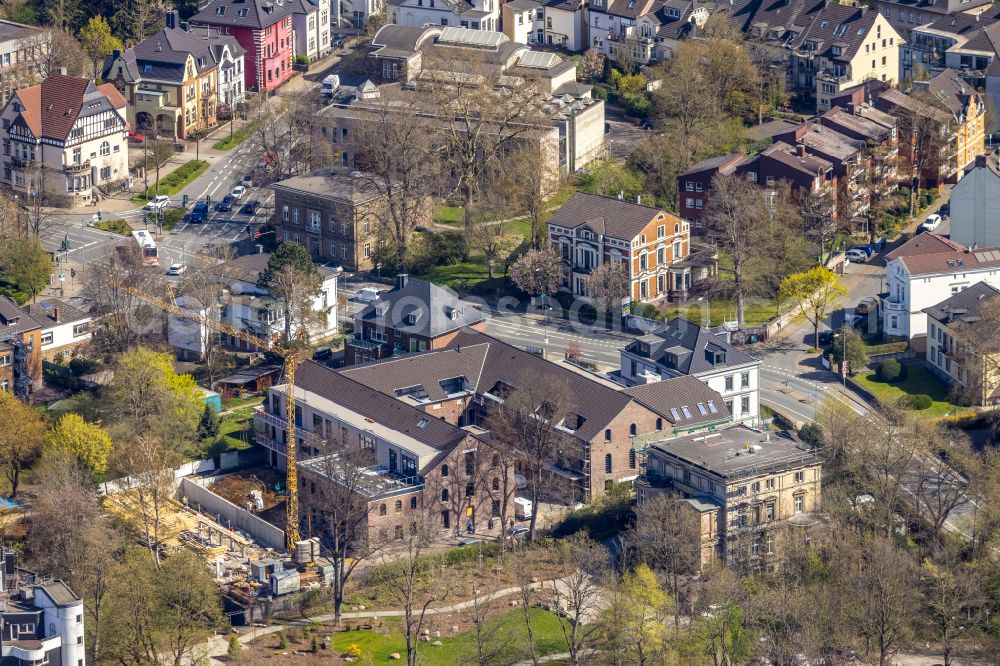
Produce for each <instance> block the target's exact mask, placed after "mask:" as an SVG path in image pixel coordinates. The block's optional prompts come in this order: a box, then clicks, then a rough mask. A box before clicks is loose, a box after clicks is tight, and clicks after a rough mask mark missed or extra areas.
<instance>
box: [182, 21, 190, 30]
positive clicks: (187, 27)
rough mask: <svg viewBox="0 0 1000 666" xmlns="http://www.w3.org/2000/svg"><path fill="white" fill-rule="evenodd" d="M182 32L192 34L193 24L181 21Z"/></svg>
mask: <svg viewBox="0 0 1000 666" xmlns="http://www.w3.org/2000/svg"><path fill="white" fill-rule="evenodd" d="M181 30H183V31H184V32H191V24H190V23H188V22H187V21H181Z"/></svg>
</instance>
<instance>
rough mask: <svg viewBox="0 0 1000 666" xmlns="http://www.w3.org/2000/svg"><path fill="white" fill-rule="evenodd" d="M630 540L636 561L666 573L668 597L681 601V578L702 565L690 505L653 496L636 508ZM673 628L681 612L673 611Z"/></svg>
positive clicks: (664, 497) (676, 499) (697, 536)
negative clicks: (668, 588)
mask: <svg viewBox="0 0 1000 666" xmlns="http://www.w3.org/2000/svg"><path fill="white" fill-rule="evenodd" d="M629 541H630V543H631V544H633V545H634V546H635V548H636V551H637V553H636V554H637V556H638V558H639V561H641V562H645V563H646V564H648V565H649V566H650V567H651V568H652V569H653V570H654V571H659V572H662V573H664V574H665V575H666V576H667V579H668V580H669V581H670V596H671V597H673V598H674V600H676V601H677V602H678V603H680V601H681V596H682V594H681V579H682V577H683V576H687V575H691V574H693V573H696V572H697V571H698V569H699V568H700V566H701V553H700V552H699V549H698V544H699V543H700V542H701V534H700V530H699V526H698V522H697V519H696V518H695V514H694V512H693V511H692V510H691V507H690V506H688V505H687V503H686V502H684V500H682V499H680V498H678V497H670V496H668V495H665V494H657V495H653V496H652V497H650V498H648V499H646V500H645V501H644V502H642V503H641V504H639V505H638V506H637V507H636V511H635V527H634V528H633V529H632V530H631V531H630V533H629ZM674 627H675V628H678V629H679V628H680V613H675V614H674Z"/></svg>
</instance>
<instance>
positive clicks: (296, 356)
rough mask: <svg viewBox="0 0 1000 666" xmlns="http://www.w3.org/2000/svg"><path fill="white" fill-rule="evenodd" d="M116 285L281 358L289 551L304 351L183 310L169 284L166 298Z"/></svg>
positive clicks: (295, 513) (294, 521) (295, 515)
mask: <svg viewBox="0 0 1000 666" xmlns="http://www.w3.org/2000/svg"><path fill="white" fill-rule="evenodd" d="M117 286H118V287H119V288H120V289H121V290H122V291H124V292H125V293H127V294H129V295H131V296H135V297H136V298H140V299H142V300H143V301H145V302H146V303H148V304H150V305H152V306H153V307H156V308H159V309H160V310H163V311H164V312H167V313H169V314H172V315H175V316H177V317H183V318H185V319H190V320H192V321H195V322H197V323H199V324H201V325H202V326H205V327H206V328H209V329H211V330H213V331H215V332H216V333H225V334H226V335H229V336H231V337H233V338H236V339H237V340H241V341H243V342H245V343H247V344H249V345H253V346H254V347H257V348H258V349H267V350H268V351H270V352H273V353H275V354H277V355H278V356H280V357H281V358H282V359H283V360H284V373H285V381H286V382H287V383H288V402H287V405H286V408H285V460H286V463H287V465H286V466H287V469H286V471H285V487H286V488H287V489H288V499H287V500H286V501H285V522H286V525H285V545H286V546H287V547H288V551H289V552H292V551H293V550H294V548H295V543H296V542H297V541H298V540H299V478H298V476H299V475H298V469H297V465H296V459H297V456H296V433H295V369H296V368H297V367H298V364H299V362H300V361H301V360H302V354H303V350H302V349H301V348H299V347H297V346H296V345H294V344H289V345H287V346H286V347H284V348H279V347H277V346H276V344H275V341H273V340H268V339H266V338H262V337H260V336H257V335H253V334H251V333H247V332H246V331H242V330H240V329H237V328H233V327H232V326H229V325H227V324H223V323H222V322H218V321H213V320H212V319H210V318H208V317H207V316H205V315H199V314H197V313H195V312H192V311H190V310H186V309H184V308H182V307H180V306H179V305H177V302H176V299H175V298H174V290H173V288H172V287H171V286H169V285H168V287H167V293H168V294H169V295H170V300H169V301H165V300H163V299H162V298H159V297H158V296H154V295H153V294H148V293H146V292H144V291H142V290H140V289H136V288H135V287H131V286H129V285H127V284H124V283H120V282H119V283H118V285H117Z"/></svg>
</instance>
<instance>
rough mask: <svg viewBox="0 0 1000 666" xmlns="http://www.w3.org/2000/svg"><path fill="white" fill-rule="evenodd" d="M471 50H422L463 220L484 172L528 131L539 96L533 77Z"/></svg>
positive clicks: (427, 79)
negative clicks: (511, 71)
mask: <svg viewBox="0 0 1000 666" xmlns="http://www.w3.org/2000/svg"><path fill="white" fill-rule="evenodd" d="M469 54H470V51H469V50H468V49H465V50H461V51H460V50H457V49H447V48H445V49H436V50H434V51H433V52H432V53H428V54H426V55H425V56H424V58H425V59H426V63H425V65H424V72H425V74H426V75H427V76H426V77H425V81H426V83H425V85H426V87H427V89H428V92H429V93H430V94H431V97H432V98H433V100H434V103H435V105H436V106H437V107H438V109H439V110H440V111H439V114H440V115H439V118H438V120H439V122H440V124H439V127H438V131H439V132H440V136H441V142H442V143H443V145H444V151H443V152H444V155H446V156H447V159H448V162H449V164H450V165H451V166H452V168H453V169H454V173H455V183H454V188H455V192H457V193H458V194H459V196H460V197H461V200H462V203H463V205H464V207H465V218H466V221H469V220H471V219H472V209H473V205H474V199H475V196H476V194H477V193H478V192H479V190H480V188H481V187H482V185H483V184H484V176H485V175H486V174H489V173H491V172H493V171H495V170H496V169H497V168H498V167H499V162H500V161H501V160H502V159H503V156H504V153H505V152H506V151H508V150H510V149H513V148H514V147H515V146H517V145H518V142H519V140H520V139H521V138H522V137H524V136H525V135H527V134H528V133H529V132H531V131H532V129H533V125H531V124H530V123H529V122H527V121H528V120H530V119H531V118H532V117H533V116H535V114H536V112H535V105H536V104H537V102H538V101H539V100H540V99H541V95H540V93H539V89H538V86H537V84H536V82H535V81H534V80H533V79H532V78H531V77H529V76H524V75H521V76H519V77H516V78H512V77H509V76H507V75H506V74H504V73H503V68H502V67H499V66H497V65H496V64H495V63H493V62H489V61H488V57H487V56H484V57H483V58H482V59H480V58H478V57H475V56H470V55H469Z"/></svg>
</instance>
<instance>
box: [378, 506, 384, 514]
mask: <svg viewBox="0 0 1000 666" xmlns="http://www.w3.org/2000/svg"><path fill="white" fill-rule="evenodd" d="M378 515H380V516H384V515H385V504H380V505H379V507H378Z"/></svg>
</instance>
